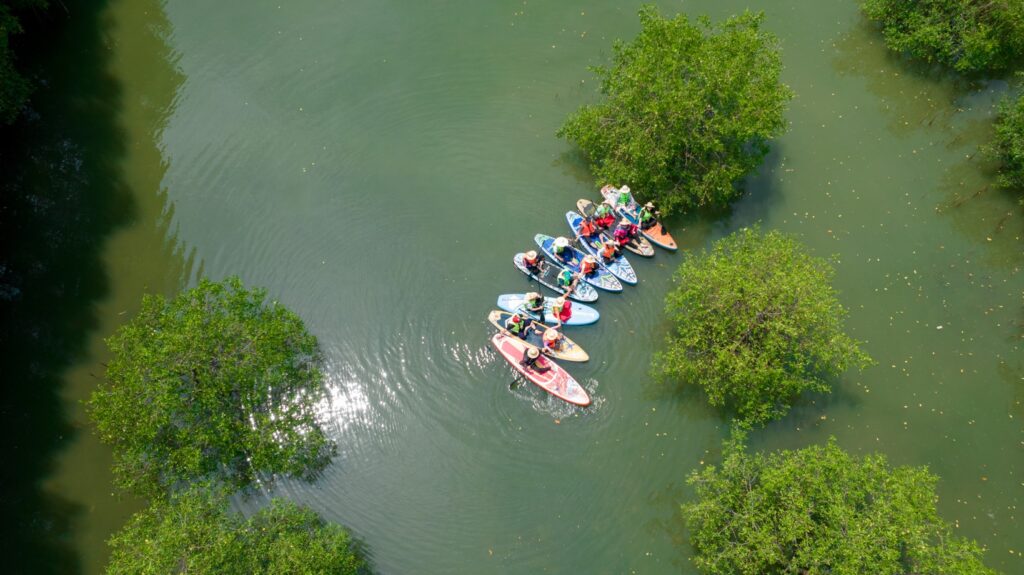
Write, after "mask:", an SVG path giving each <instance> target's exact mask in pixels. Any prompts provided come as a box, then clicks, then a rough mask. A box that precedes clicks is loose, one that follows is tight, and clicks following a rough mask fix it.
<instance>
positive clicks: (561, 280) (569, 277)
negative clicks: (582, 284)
mask: <svg viewBox="0 0 1024 575" xmlns="http://www.w3.org/2000/svg"><path fill="white" fill-rule="evenodd" d="M557 280H558V287H560V288H562V289H564V290H565V295H569V294H571V293H572V290H574V289H576V284H577V283H579V281H580V276H578V275H576V274H574V273H572V270H570V269H569V268H562V271H560V272H558V278H557Z"/></svg>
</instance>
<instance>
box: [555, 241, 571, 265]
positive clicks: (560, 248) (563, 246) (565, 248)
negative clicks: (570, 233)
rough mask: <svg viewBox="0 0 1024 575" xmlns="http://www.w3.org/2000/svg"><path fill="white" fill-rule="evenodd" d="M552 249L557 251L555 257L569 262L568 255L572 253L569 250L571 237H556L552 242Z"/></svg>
mask: <svg viewBox="0 0 1024 575" xmlns="http://www.w3.org/2000/svg"><path fill="white" fill-rule="evenodd" d="M551 251H552V252H554V253H555V257H557V258H558V259H560V260H562V261H563V262H565V263H568V261H569V259H568V256H569V254H570V253H571V252H570V251H569V238H566V237H564V236H558V237H557V238H555V241H554V242H553V243H552V244H551Z"/></svg>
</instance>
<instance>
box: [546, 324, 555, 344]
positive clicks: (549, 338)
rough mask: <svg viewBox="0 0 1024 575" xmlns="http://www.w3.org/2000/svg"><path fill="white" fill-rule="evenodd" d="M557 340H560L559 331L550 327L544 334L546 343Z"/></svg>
mask: <svg viewBox="0 0 1024 575" xmlns="http://www.w3.org/2000/svg"><path fill="white" fill-rule="evenodd" d="M557 339H558V330H557V329H555V328H553V327H549V328H548V329H547V331H545V332H544V341H555V340H557Z"/></svg>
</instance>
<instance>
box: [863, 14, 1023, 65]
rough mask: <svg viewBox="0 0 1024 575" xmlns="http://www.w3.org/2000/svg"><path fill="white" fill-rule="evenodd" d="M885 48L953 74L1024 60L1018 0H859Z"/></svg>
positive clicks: (1021, 22) (1016, 63)
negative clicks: (882, 38) (879, 28)
mask: <svg viewBox="0 0 1024 575" xmlns="http://www.w3.org/2000/svg"><path fill="white" fill-rule="evenodd" d="M862 7H863V10H864V13H865V14H866V15H867V17H868V18H871V19H872V20H875V21H877V22H878V23H879V24H880V25H881V27H882V34H883V35H884V36H885V41H886V43H887V44H888V45H889V47H890V48H891V49H893V50H895V51H897V52H902V53H906V54H909V55H910V56H911V57H914V58H918V59H921V60H924V61H925V62H928V63H934V64H941V65H943V66H947V67H950V68H952V69H954V70H956V71H958V72H966V73H976V72H994V71H1000V70H1004V69H1006V68H1009V67H1012V66H1014V65H1019V64H1020V63H1021V59H1022V58H1024V1H1022V0H864V3H863V5H862Z"/></svg>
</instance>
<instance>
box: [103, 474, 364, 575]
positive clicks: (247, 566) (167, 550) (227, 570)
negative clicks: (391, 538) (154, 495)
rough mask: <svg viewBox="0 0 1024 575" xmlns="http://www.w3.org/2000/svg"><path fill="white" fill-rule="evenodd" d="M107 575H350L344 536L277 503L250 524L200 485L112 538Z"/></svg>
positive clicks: (353, 564)
mask: <svg viewBox="0 0 1024 575" xmlns="http://www.w3.org/2000/svg"><path fill="white" fill-rule="evenodd" d="M110 547H111V557H110V563H109V565H108V566H107V573H108V574H109V575H165V574H167V573H190V574H195V575H291V574H293V573H307V574H311V575H312V574H324V575H328V574H329V575H354V574H356V573H364V572H367V571H366V564H365V562H364V561H363V559H362V558H361V557H360V556H359V554H358V553H357V551H356V550H355V548H354V547H353V545H352V541H351V540H350V538H349V535H348V533H347V532H346V531H345V530H344V529H342V528H341V527H339V526H338V525H334V524H329V523H325V522H324V521H323V520H322V519H320V517H318V516H317V515H316V513H314V512H313V511H311V510H309V509H307V508H305V507H299V506H297V505H295V504H294V503H290V502H287V501H284V500H281V499H274V500H273V501H271V503H270V506H269V507H268V508H265V509H263V510H261V511H259V512H258V513H256V514H255V515H253V516H252V517H251V518H249V519H245V518H244V517H242V516H241V515H238V514H235V513H231V512H229V511H228V504H227V501H226V500H225V498H224V496H223V495H221V494H219V493H214V494H210V493H209V492H207V489H206V488H205V487H203V486H200V487H195V488H192V489H189V490H186V491H183V492H181V493H179V494H176V495H174V496H172V498H171V499H170V500H158V501H155V502H154V503H153V504H152V505H151V506H150V507H149V508H147V509H146V510H144V511H142V512H140V513H137V514H136V515H135V516H134V517H132V519H131V520H130V521H129V522H128V524H127V525H126V526H125V527H123V528H122V529H121V531H119V532H118V533H117V534H115V535H114V536H113V537H112V538H111V539H110Z"/></svg>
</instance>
